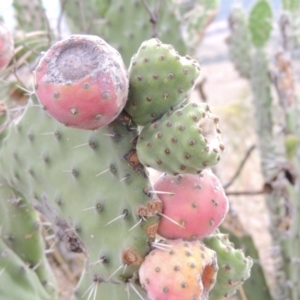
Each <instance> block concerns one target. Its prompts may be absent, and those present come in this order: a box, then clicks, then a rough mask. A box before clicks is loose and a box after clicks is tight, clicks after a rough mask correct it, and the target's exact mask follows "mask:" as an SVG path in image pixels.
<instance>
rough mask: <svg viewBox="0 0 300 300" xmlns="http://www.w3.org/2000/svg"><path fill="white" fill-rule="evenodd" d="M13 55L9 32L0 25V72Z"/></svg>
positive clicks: (12, 43)
mask: <svg viewBox="0 0 300 300" xmlns="http://www.w3.org/2000/svg"><path fill="white" fill-rule="evenodd" d="M13 55H14V40H13V38H12V36H11V33H10V31H9V30H8V29H7V28H6V27H5V26H4V25H3V24H2V23H0V71H1V70H3V69H5V68H6V67H7V65H8V64H9V62H10V60H11V59H12V57H13Z"/></svg>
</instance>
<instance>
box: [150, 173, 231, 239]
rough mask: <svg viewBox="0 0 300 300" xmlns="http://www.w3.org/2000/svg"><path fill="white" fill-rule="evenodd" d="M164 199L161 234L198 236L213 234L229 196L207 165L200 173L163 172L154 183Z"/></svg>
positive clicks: (225, 211)
mask: <svg viewBox="0 0 300 300" xmlns="http://www.w3.org/2000/svg"><path fill="white" fill-rule="evenodd" d="M153 187H154V189H155V190H156V191H158V192H157V194H158V197H159V198H160V200H161V201H162V203H163V211H162V212H163V214H162V218H161V220H160V222H159V225H158V231H157V232H158V234H159V235H160V236H162V237H164V238H168V239H176V238H184V239H187V240H195V239H199V238H203V237H205V236H207V235H209V234H211V233H212V232H213V231H214V230H215V229H216V228H217V227H218V226H219V225H220V224H221V223H222V222H223V220H224V218H225V215H226V214H227V211H228V199H227V197H226V195H225V191H224V189H223V187H222V185H221V183H220V181H219V179H218V178H217V177H216V176H215V175H214V174H213V173H212V171H211V170H209V169H206V170H203V171H202V172H201V174H199V175H198V174H182V175H177V176H173V175H167V174H166V175H164V176H161V177H159V178H158V180H157V181H156V182H155V183H154V185H153Z"/></svg>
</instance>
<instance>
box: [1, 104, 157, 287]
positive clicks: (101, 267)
mask: <svg viewBox="0 0 300 300" xmlns="http://www.w3.org/2000/svg"><path fill="white" fill-rule="evenodd" d="M136 136H137V130H136V125H135V124H134V123H133V122H132V120H131V119H130V118H129V117H128V115H127V114H122V115H120V116H119V118H118V119H117V120H116V121H115V122H113V123H111V124H110V125H109V126H107V127H105V128H103V129H101V130H98V131H91V132H88V133H87V132H85V131H84V130H78V129H72V128H68V127H65V126H63V125H61V124H59V123H58V122H56V121H55V120H53V119H51V118H50V117H48V116H47V115H46V113H45V112H44V111H43V110H42V108H41V107H39V106H38V105H36V104H35V105H33V104H32V102H30V104H29V106H28V108H27V110H26V112H25V114H24V116H23V118H22V119H21V120H19V121H18V122H17V123H14V124H12V126H11V127H10V128H9V133H8V134H7V138H5V139H4V140H3V143H2V147H1V149H0V152H1V154H0V157H1V158H4V157H5V159H1V160H0V165H1V167H0V170H1V171H0V177H1V176H2V177H3V181H4V180H5V181H6V182H7V183H10V185H11V186H14V187H16V188H17V189H18V190H19V191H20V192H21V193H22V194H23V195H24V196H26V197H27V198H28V199H30V201H31V203H32V204H33V205H34V206H35V208H36V209H37V210H39V211H40V212H41V213H42V214H43V215H44V216H46V218H47V219H48V220H49V221H50V222H51V223H52V224H54V225H55V226H54V227H55V230H56V233H57V235H58V236H59V237H60V239H62V240H64V241H65V242H66V243H67V245H68V246H69V249H70V250H71V251H73V252H81V253H83V254H84V255H85V256H86V257H87V259H88V262H87V272H88V273H89V275H90V279H91V280H93V278H95V277H97V278H98V279H99V278H101V280H102V281H106V282H115V283H118V282H124V281H125V280H127V279H128V278H131V276H132V275H133V274H134V272H135V271H137V269H138V267H139V264H140V263H141V261H142V260H143V257H144V256H145V255H146V254H147V252H148V251H149V247H150V246H151V241H152V240H153V239H154V238H155V233H156V228H157V222H158V217H157V216H156V213H159V212H160V211H161V203H160V201H159V200H157V199H156V198H155V196H153V195H154V194H153V193H151V190H152V187H151V184H150V181H149V179H148V176H147V174H146V171H145V169H144V167H143V166H142V165H141V164H140V163H139V161H138V159H137V155H136V151H135V148H134V145H135V138H136ZM146 220H147V222H146ZM99 280H100V279H99Z"/></svg>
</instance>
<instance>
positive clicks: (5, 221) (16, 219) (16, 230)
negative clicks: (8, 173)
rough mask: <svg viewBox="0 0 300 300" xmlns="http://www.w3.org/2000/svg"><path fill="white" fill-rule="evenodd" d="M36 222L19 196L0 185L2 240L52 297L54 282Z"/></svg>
mask: <svg viewBox="0 0 300 300" xmlns="http://www.w3.org/2000/svg"><path fill="white" fill-rule="evenodd" d="M38 221H39V216H38V214H37V212H36V211H35V210H34V209H33V208H32V207H31V205H30V204H29V203H28V201H27V200H26V199H25V198H24V197H23V196H22V195H21V194H20V193H18V192H17V191H16V190H15V189H13V188H11V187H9V186H7V185H4V184H0V228H1V235H2V239H3V241H4V242H5V243H6V245H8V246H9V247H10V248H11V249H12V250H13V251H14V252H15V253H16V254H17V255H18V256H19V257H20V259H22V260H23V261H24V263H26V264H27V265H28V266H29V267H30V268H33V269H34V270H35V273H36V274H37V276H38V278H39V279H40V281H41V282H43V284H44V287H45V288H46V290H47V291H48V292H49V293H52V294H53V295H54V293H55V287H56V281H55V279H54V275H53V274H52V272H51V269H50V265H49V263H48V261H47V258H46V255H45V253H44V251H45V245H44V241H43V238H42V235H41V230H40V226H39V225H38ZM0 281H1V280H0Z"/></svg>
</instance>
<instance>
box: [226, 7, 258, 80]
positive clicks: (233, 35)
mask: <svg viewBox="0 0 300 300" xmlns="http://www.w3.org/2000/svg"><path fill="white" fill-rule="evenodd" d="M228 21H229V27H230V37H229V39H228V46H229V55H230V59H231V61H232V62H233V64H234V66H235V68H236V69H237V71H238V72H239V74H240V75H241V76H242V77H245V78H250V75H251V74H250V73H251V60H252V51H253V48H252V42H251V35H250V32H249V28H248V18H247V15H246V12H245V11H244V10H243V8H242V7H241V6H239V5H235V6H234V7H233V8H232V10H231V12H230V16H229V20H228Z"/></svg>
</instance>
